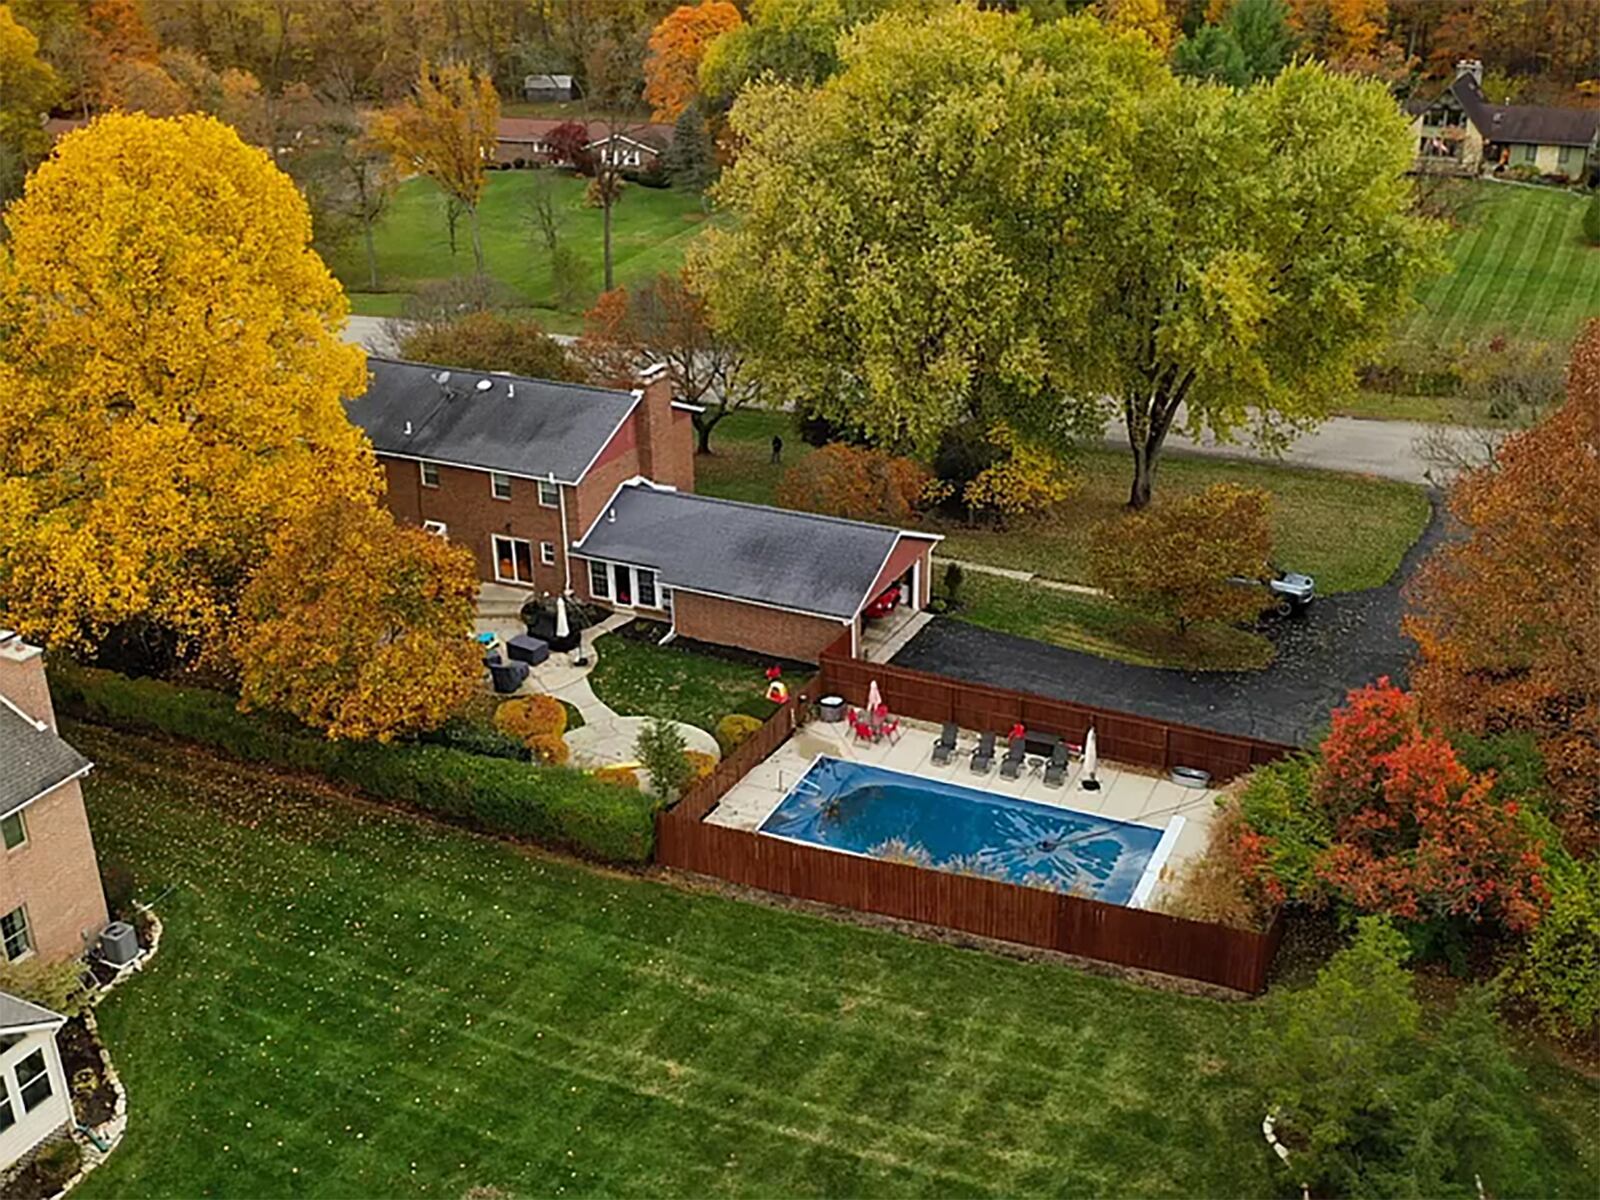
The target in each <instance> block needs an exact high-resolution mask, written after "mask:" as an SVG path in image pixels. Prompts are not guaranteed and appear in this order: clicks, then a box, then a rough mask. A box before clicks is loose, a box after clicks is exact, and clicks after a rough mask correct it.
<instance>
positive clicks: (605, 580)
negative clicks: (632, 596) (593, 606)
mask: <svg viewBox="0 0 1600 1200" xmlns="http://www.w3.org/2000/svg"><path fill="white" fill-rule="evenodd" d="M589 594H590V595H591V596H594V597H596V598H597V599H600V600H608V599H610V598H611V571H610V568H608V567H607V566H606V564H605V563H603V562H596V561H595V560H594V559H592V558H591V559H590V560H589Z"/></svg>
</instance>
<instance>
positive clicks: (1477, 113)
mask: <svg viewBox="0 0 1600 1200" xmlns="http://www.w3.org/2000/svg"><path fill="white" fill-rule="evenodd" d="M1407 112H1408V113H1410V115H1411V118H1412V121H1411V133H1412V136H1413V137H1414V138H1416V146H1417V166H1418V169H1419V170H1427V171H1446V172H1451V173H1456V174H1462V175H1476V174H1479V173H1480V172H1482V171H1486V170H1490V171H1501V170H1505V169H1507V168H1517V167H1523V168H1528V169H1530V170H1532V171H1536V172H1537V173H1538V174H1540V175H1543V176H1547V177H1550V178H1559V179H1565V180H1569V181H1577V180H1581V179H1584V178H1585V177H1586V176H1587V175H1588V173H1589V172H1591V171H1592V170H1594V169H1595V168H1596V167H1597V166H1600V154H1597V145H1600V109H1584V108H1556V107H1552V106H1547V105H1536V104H1491V103H1490V102H1489V97H1487V96H1485V95H1484V91H1483V64H1482V63H1481V62H1477V61H1475V60H1471V61H1465V62H1461V63H1458V64H1456V77H1455V79H1454V81H1453V82H1452V83H1451V84H1450V86H1449V87H1448V88H1446V89H1445V90H1444V91H1443V92H1442V93H1440V94H1439V95H1437V96H1435V97H1433V98H1432V99H1422V100H1414V101H1412V102H1411V103H1410V104H1409V105H1407Z"/></svg>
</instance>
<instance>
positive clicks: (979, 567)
mask: <svg viewBox="0 0 1600 1200" xmlns="http://www.w3.org/2000/svg"><path fill="white" fill-rule="evenodd" d="M933 561H934V562H936V563H955V565H956V566H958V567H960V568H961V569H962V570H963V571H976V572H977V573H978V574H980V575H995V576H998V577H999V578H1001V579H1014V580H1016V582H1018V583H1034V584H1038V585H1039V586H1040V587H1046V588H1050V589H1051V590H1053V591H1057V592H1073V593H1076V594H1077V595H1079V596H1104V595H1105V592H1103V591H1101V590H1100V589H1099V588H1096V587H1090V586H1089V585H1088V584H1084V583H1065V582H1063V581H1062V580H1060V579H1046V578H1045V577H1044V576H1043V575H1035V574H1034V573H1033V572H1032V571H1018V570H1015V569H1014V568H1012V567H995V566H990V565H989V564H988V563H980V562H971V561H969V560H968V559H965V558H937V557H936V558H935V559H934V560H933Z"/></svg>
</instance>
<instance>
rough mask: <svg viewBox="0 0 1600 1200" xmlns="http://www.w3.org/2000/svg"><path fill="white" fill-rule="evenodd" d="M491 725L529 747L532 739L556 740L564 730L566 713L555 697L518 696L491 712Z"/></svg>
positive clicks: (541, 695)
mask: <svg viewBox="0 0 1600 1200" xmlns="http://www.w3.org/2000/svg"><path fill="white" fill-rule="evenodd" d="M494 724H495V728H496V729H498V730H500V731H501V732H502V733H505V734H509V735H510V736H512V737H517V738H521V739H522V740H523V741H524V742H526V743H527V744H528V746H529V747H532V745H533V739H534V738H538V737H557V738H559V737H560V736H561V735H562V734H564V733H565V732H566V731H567V710H566V708H565V706H563V705H562V703H561V701H559V700H557V699H556V698H555V697H554V696H546V695H543V694H539V695H535V696H519V697H517V698H516V699H515V700H507V701H506V702H505V703H504V704H502V705H500V707H499V708H497V709H495V710H494Z"/></svg>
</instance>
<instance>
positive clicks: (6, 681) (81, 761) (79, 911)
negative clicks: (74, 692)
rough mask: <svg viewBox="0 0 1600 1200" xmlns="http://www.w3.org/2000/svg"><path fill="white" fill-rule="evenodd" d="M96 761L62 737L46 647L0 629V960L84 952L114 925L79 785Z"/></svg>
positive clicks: (57, 957) (69, 954)
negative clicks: (46, 670) (42, 649)
mask: <svg viewBox="0 0 1600 1200" xmlns="http://www.w3.org/2000/svg"><path fill="white" fill-rule="evenodd" d="M90 765H91V764H90V762H89V760H88V759H87V758H85V757H84V756H83V755H81V754H79V753H78V752H77V751H76V750H74V749H73V748H72V747H71V746H69V745H67V743H66V742H65V741H63V740H62V739H61V737H60V735H58V734H57V733H56V721H55V711H54V709H53V708H52V706H51V704H50V689H49V685H48V684H47V683H46V682H45V675H44V658H43V656H42V655H41V653H40V652H39V649H38V647H36V646H30V645H28V644H27V643H26V642H24V641H22V640H21V639H20V638H18V637H17V636H16V635H15V634H13V633H10V632H9V631H5V630H0V957H3V958H4V959H6V960H8V961H13V962H14V961H16V960H17V959H20V958H26V957H28V956H30V955H34V954H37V955H38V956H39V957H40V958H41V959H44V960H46V961H50V960H55V959H63V958H69V957H71V956H73V955H75V954H79V953H81V952H82V951H83V949H84V948H85V946H87V945H88V944H89V943H90V942H91V941H92V940H93V939H94V937H95V936H96V935H97V934H99V932H100V931H101V930H102V929H103V928H104V927H105V925H106V900H105V893H104V892H103V891H102V890H101V887H100V868H99V866H98V865H97V864H96V862H95V854H94V839H93V838H92V837H91V836H90V834H89V819H88V816H87V815H86V814H85V813H84V809H83V793H82V791H80V790H79V787H78V781H79V780H80V779H82V778H83V777H84V776H85V775H87V774H88V773H89V768H90Z"/></svg>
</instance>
